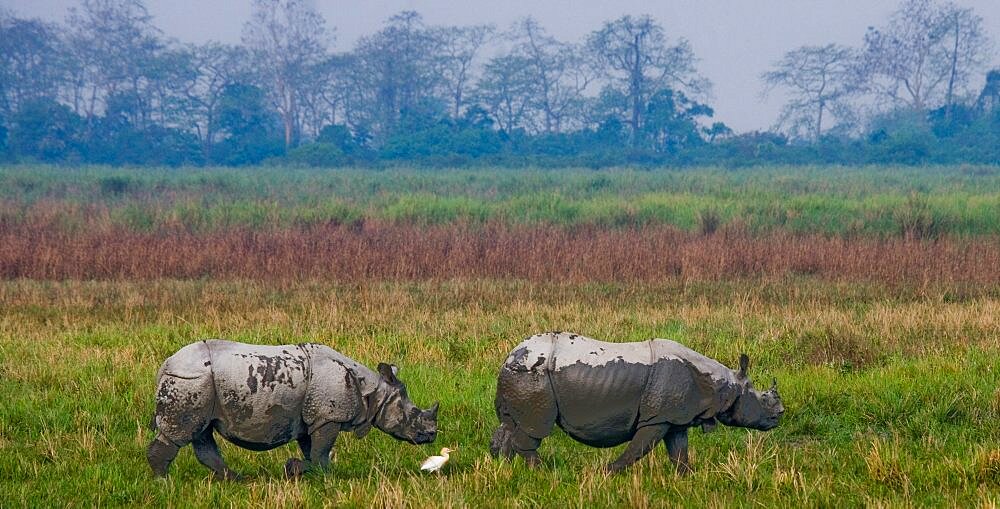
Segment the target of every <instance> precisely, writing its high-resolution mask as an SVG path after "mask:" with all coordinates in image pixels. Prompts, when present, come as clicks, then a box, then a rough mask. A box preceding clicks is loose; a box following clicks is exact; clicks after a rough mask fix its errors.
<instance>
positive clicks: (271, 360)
mask: <svg viewBox="0 0 1000 509" xmlns="http://www.w3.org/2000/svg"><path fill="white" fill-rule="evenodd" d="M210 345H211V349H212V363H213V370H212V372H213V376H214V379H215V386H216V394H217V397H218V399H219V401H218V408H217V410H216V419H217V420H216V424H215V425H216V429H217V430H218V431H219V433H220V434H222V436H224V437H226V438H227V439H228V440H230V441H232V442H233V443H236V444H237V445H240V446H243V447H246V448H249V449H256V450H266V449H270V448H273V447H277V446H279V445H282V444H285V443H287V442H289V441H290V440H293V439H295V438H297V437H298V436H300V435H301V434H303V429H304V424H303V422H302V403H303V400H304V399H305V394H306V392H305V391H306V378H307V376H308V374H307V373H306V370H307V366H308V362H307V359H306V356H305V353H304V352H303V351H302V350H301V349H299V348H298V347H296V346H293V345H286V346H258V345H244V344H239V343H231V342H226V341H217V342H211V343H210Z"/></svg>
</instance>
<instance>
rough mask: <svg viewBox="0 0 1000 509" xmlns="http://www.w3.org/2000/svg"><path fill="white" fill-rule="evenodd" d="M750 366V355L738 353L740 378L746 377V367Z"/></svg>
mask: <svg viewBox="0 0 1000 509" xmlns="http://www.w3.org/2000/svg"><path fill="white" fill-rule="evenodd" d="M749 367H750V357H747V354H745V353H741V354H740V378H746V377H747V369H748V368H749Z"/></svg>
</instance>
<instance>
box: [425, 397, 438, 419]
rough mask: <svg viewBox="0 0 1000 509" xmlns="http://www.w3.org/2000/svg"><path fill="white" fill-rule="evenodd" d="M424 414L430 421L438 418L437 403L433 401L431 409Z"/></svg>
mask: <svg viewBox="0 0 1000 509" xmlns="http://www.w3.org/2000/svg"><path fill="white" fill-rule="evenodd" d="M424 414H425V415H427V416H428V417H430V418H431V419H437V416H438V402H437V401H435V402H434V404H433V405H431V407H430V408H429V409H427V410H425V411H424Z"/></svg>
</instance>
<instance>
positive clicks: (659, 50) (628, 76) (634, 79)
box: [587, 16, 710, 146]
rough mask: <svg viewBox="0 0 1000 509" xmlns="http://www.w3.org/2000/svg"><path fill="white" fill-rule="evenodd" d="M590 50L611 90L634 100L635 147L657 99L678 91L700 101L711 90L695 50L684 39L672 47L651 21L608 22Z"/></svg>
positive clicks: (628, 120) (630, 111)
mask: <svg viewBox="0 0 1000 509" xmlns="http://www.w3.org/2000/svg"><path fill="white" fill-rule="evenodd" d="M587 46H588V48H589V50H590V52H591V53H592V55H593V56H594V57H595V59H596V61H597V63H598V65H599V66H600V69H601V70H602V71H603V73H604V74H605V76H606V77H607V79H608V80H609V81H610V83H609V85H610V86H611V87H613V88H614V89H616V90H618V91H619V92H620V93H622V94H623V95H624V96H625V97H626V98H627V100H628V117H627V118H626V119H624V121H625V123H626V124H628V126H629V129H630V133H631V135H630V138H631V142H632V144H633V146H635V145H637V144H638V143H639V132H640V131H641V130H642V123H643V120H644V119H643V112H644V111H645V109H646V103H647V102H648V100H649V98H650V97H652V95H653V94H655V93H656V92H658V91H659V90H661V89H663V88H674V89H677V90H682V91H686V92H688V93H690V94H694V95H698V94H701V93H704V92H707V90H708V88H709V87H710V84H709V82H708V80H706V79H704V78H702V77H700V76H699V75H698V74H697V72H696V70H695V61H696V59H695V56H694V52H693V51H692V50H691V45H690V44H689V43H688V42H687V40H685V39H683V38H681V39H679V40H678V41H677V42H676V44H670V43H669V42H668V41H667V37H666V35H665V34H664V31H663V27H661V26H660V25H659V24H658V23H657V22H656V21H655V20H653V18H651V17H650V16H641V17H638V18H633V17H632V16H623V17H621V18H618V19H617V20H615V21H608V22H605V23H604V26H603V27H602V28H601V29H600V30H597V31H595V32H593V33H592V34H590V36H589V37H588V38H587Z"/></svg>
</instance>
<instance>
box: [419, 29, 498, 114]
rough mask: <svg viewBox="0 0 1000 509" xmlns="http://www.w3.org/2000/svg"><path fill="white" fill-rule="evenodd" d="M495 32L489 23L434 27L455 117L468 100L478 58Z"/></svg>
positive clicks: (439, 61) (440, 66) (440, 62)
mask: <svg viewBox="0 0 1000 509" xmlns="http://www.w3.org/2000/svg"><path fill="white" fill-rule="evenodd" d="M494 32H495V29H494V28H493V27H492V26H490V25H476V26H468V27H439V28H436V29H434V37H435V38H436V39H437V40H438V65H437V67H438V69H439V71H438V72H439V73H440V75H441V80H442V85H443V86H444V88H445V92H446V94H447V95H448V97H449V99H450V103H451V107H450V108H449V109H450V110H451V116H452V118H458V117H459V116H460V115H461V114H462V109H463V108H464V107H465V105H466V103H468V101H469V99H468V95H469V91H470V89H471V88H472V86H473V85H474V78H475V76H474V75H473V72H474V70H475V69H474V67H475V62H476V57H477V55H478V54H479V52H480V50H482V48H483V46H484V45H485V44H486V43H487V42H488V41H489V39H490V38H491V37H493V34H494Z"/></svg>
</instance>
